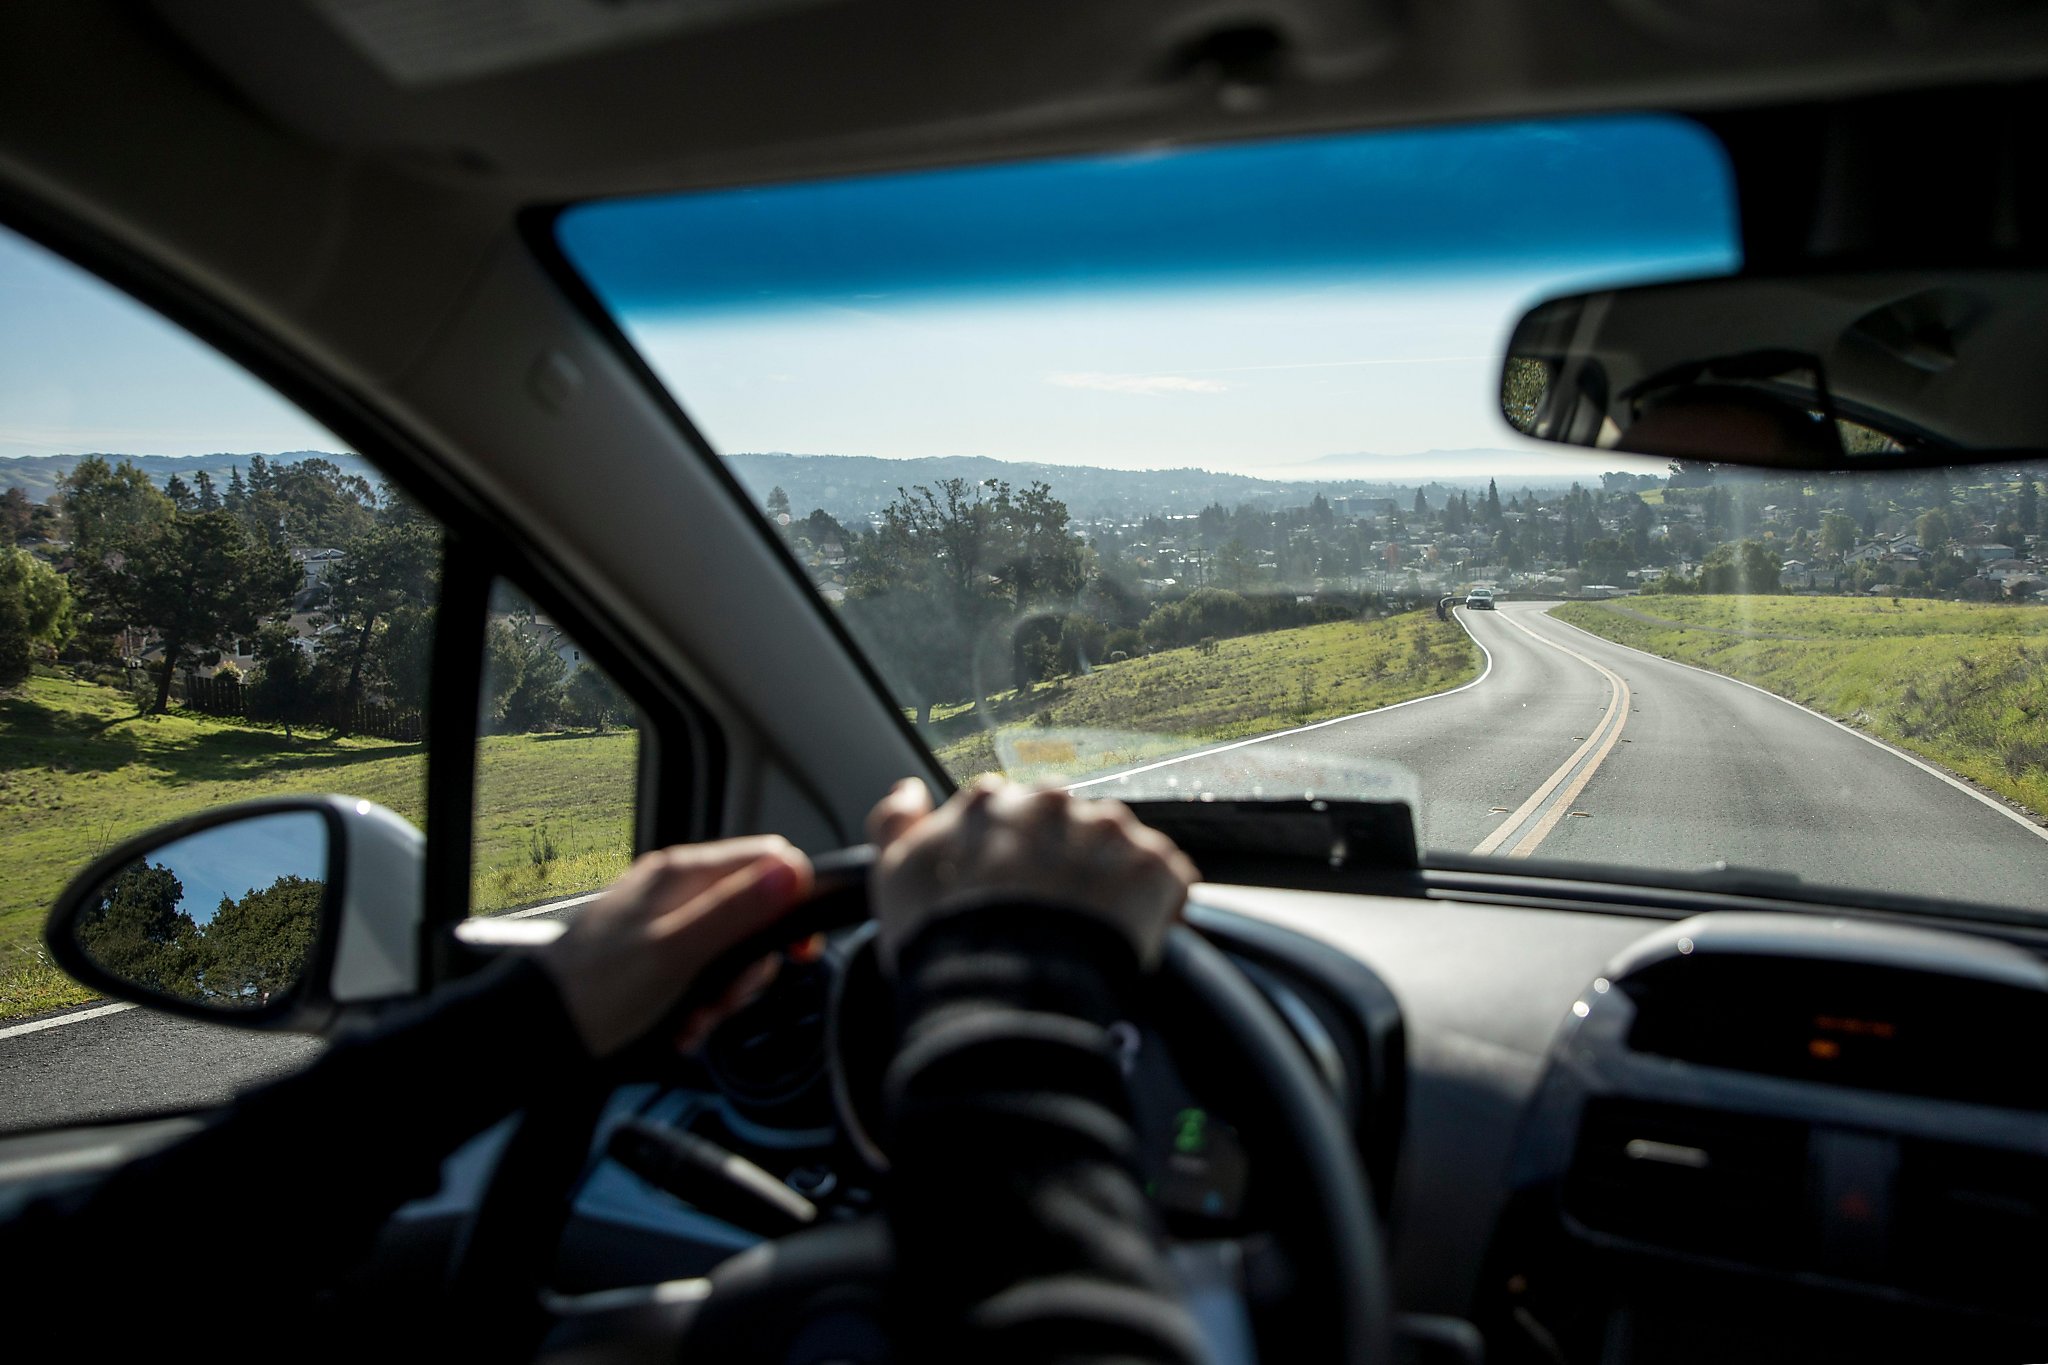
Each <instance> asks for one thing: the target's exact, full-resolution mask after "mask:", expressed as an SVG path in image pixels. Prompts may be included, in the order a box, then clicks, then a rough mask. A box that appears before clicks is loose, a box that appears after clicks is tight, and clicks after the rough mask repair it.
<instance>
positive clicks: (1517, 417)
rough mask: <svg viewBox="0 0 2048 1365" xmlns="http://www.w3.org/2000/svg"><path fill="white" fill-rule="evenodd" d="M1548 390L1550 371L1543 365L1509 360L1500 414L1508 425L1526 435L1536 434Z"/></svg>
mask: <svg viewBox="0 0 2048 1365" xmlns="http://www.w3.org/2000/svg"><path fill="white" fill-rule="evenodd" d="M1549 389H1550V369H1549V367H1548V366H1546V365H1544V363H1543V362H1542V361H1540V360H1530V359H1527V358H1525V357H1520V356H1511V357H1509V359H1508V363H1507V365H1506V366H1504V367H1503V368H1502V371H1501V380H1500V410H1501V413H1502V415H1503V416H1505V417H1506V418H1507V419H1508V424H1509V425H1510V426H1512V427H1514V429H1515V430H1516V431H1519V432H1522V433H1523V434H1525V435H1527V434H1530V433H1533V432H1534V431H1535V430H1536V415H1537V413H1539V412H1541V411H1542V409H1543V399H1544V396H1545V395H1546V394H1547V393H1548V392H1549Z"/></svg>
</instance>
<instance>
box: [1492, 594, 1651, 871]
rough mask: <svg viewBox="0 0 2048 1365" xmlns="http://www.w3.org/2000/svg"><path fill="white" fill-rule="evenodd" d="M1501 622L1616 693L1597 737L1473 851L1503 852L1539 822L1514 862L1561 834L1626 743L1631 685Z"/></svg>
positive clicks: (1518, 845) (1509, 619)
mask: <svg viewBox="0 0 2048 1365" xmlns="http://www.w3.org/2000/svg"><path fill="white" fill-rule="evenodd" d="M1500 619H1501V621H1502V622H1504V623H1505V624H1507V625H1510V626H1513V627H1514V628H1515V629H1516V630H1519V631H1521V632H1522V634H1524V635H1526V636H1528V637H1529V638H1530V639H1532V640H1534V641H1535V642H1536V643H1537V644H1539V645H1542V646H1543V647H1544V648H1546V649H1554V650H1556V651H1558V653H1560V654H1569V655H1570V656H1571V657H1572V658H1574V659H1577V660H1578V661H1579V662H1580V663H1582V664H1584V665H1585V666H1586V667H1588V668H1590V669H1592V670H1593V671H1594V672H1596V673H1598V674H1599V675H1600V676H1601V677H1603V678H1605V679H1607V683H1608V686H1609V687H1610V688H1611V689H1612V694H1611V696H1610V698H1609V700H1608V703H1607V713H1606V714H1605V715H1603V716H1602V717H1601V718H1600V723H1599V724H1598V725H1596V726H1594V727H1593V732H1592V733H1591V734H1589V735H1587V736H1586V742H1585V743H1583V744H1581V745H1580V746H1579V747H1578V748H1577V749H1575V750H1573V751H1572V756H1571V757H1570V758H1568V759H1566V760H1565V761H1564V763H1563V764H1562V765H1561V766H1560V767H1559V768H1558V770H1557V771H1556V772H1554V773H1552V774H1551V775H1550V776H1549V777H1547V778H1545V779H1544V781H1543V785H1542V786H1540V787H1538V788H1537V789H1536V790H1535V792H1534V793H1533V794H1532V795H1531V796H1530V797H1529V799H1528V800H1527V801H1524V802H1523V803H1522V804H1521V805H1520V806H1519V807H1517V808H1516V810H1515V813H1514V814H1512V815H1510V816H1509V817H1508V818H1507V819H1505V820H1503V821H1502V822H1501V823H1500V826H1499V827H1498V828H1497V829H1495V830H1494V831H1493V833H1491V834H1489V835H1487V836H1486V838H1485V840H1484V841H1482V842H1481V843H1480V845H1479V847H1477V848H1475V849H1473V850H1472V851H1473V852H1474V853H1481V854H1484V853H1493V852H1496V851H1498V850H1499V849H1500V847H1501V846H1502V845H1503V844H1505V843H1507V841H1508V840H1509V839H1511V838H1513V837H1514V836H1515V835H1516V834H1517V833H1518V832H1521V831H1522V826H1523V825H1524V824H1527V823H1528V822H1529V820H1530V818H1531V817H1532V816H1534V817H1536V818H1535V823H1534V824H1531V825H1529V828H1528V830H1527V832H1526V833H1522V837H1521V838H1520V839H1517V840H1516V841H1515V844H1514V847H1512V848H1510V849H1508V850H1507V853H1506V856H1507V857H1510V858H1526V857H1528V856H1529V855H1530V854H1531V853H1534V852H1535V851H1536V848H1537V846H1538V845H1540V844H1541V843H1542V842H1543V841H1544V840H1545V839H1547V838H1549V837H1550V832H1551V831H1552V830H1554V829H1556V828H1557V827H1558V824H1559V823H1560V822H1561V821H1563V819H1564V817H1565V815H1566V814H1567V813H1569V812H1570V810H1571V808H1572V802H1574V801H1576V800H1578V799H1579V793H1580V792H1582V791H1584V790H1585V789H1586V784H1587V783H1588V782H1590V781H1592V780H1593V774H1594V772H1595V771H1596V770H1598V768H1599V767H1600V765H1601V763H1602V762H1604V761H1605V760H1606V758H1607V755H1608V754H1610V753H1612V752H1613V751H1614V746H1615V745H1617V744H1619V743H1620V742H1621V729H1622V727H1623V726H1624V725H1627V724H1628V708H1629V690H1628V680H1627V679H1626V678H1623V677H1622V676H1621V675H1620V674H1619V673H1616V672H1615V671H1614V670H1613V669H1611V668H1608V667H1607V666H1606V665H1604V664H1601V663H1599V662H1597V661H1596V660H1593V659H1590V658H1588V657H1586V656H1585V655H1584V654H1581V653H1579V652H1578V651H1577V650H1576V649H1571V648H1569V647H1567V646H1565V645H1561V644H1559V643H1558V642H1557V641H1555V640H1550V639H1545V638H1544V637H1543V636H1541V635H1538V634H1537V633H1536V632H1535V631H1533V630H1531V629H1529V628H1528V627H1527V626H1525V625H1523V624H1522V623H1521V622H1520V621H1517V620H1516V619H1515V618H1514V617H1513V616H1512V615H1509V614H1508V613H1505V612H1503V613H1501V616H1500ZM1539 812H1540V813H1539Z"/></svg>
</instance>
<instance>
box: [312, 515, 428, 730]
mask: <svg viewBox="0 0 2048 1365" xmlns="http://www.w3.org/2000/svg"><path fill="white" fill-rule="evenodd" d="M440 566H441V533H440V530H439V528H438V527H436V526H435V525H434V524H433V523H432V522H431V521H428V520H427V519H425V518H424V517H417V516H410V515H408V516H401V517H398V518H396V519H390V520H386V521H384V522H383V523H382V524H379V525H375V526H372V527H371V528H370V529H369V530H367V531H365V532H364V533H363V534H361V535H359V536H357V537H356V538H355V539H353V540H351V541H350V542H349V543H348V545H347V546H346V548H345V550H344V554H343V558H342V561H341V565H340V568H339V569H338V570H336V571H335V572H334V573H333V574H332V575H331V576H330V578H329V587H330V588H331V590H332V596H331V597H330V598H329V600H328V608H327V612H326V617H327V619H328V620H330V621H332V622H334V623H335V624H336V625H338V626H340V627H341V631H340V634H339V636H338V637H337V639H336V640H335V642H334V643H333V644H332V646H330V652H334V653H337V654H338V655H340V656H341V657H343V658H346V660H347V669H348V673H347V678H346V680H345V681H344V682H343V683H342V685H341V696H340V698H339V703H340V706H339V711H338V715H337V723H338V726H339V728H340V730H341V733H343V734H346V733H348V731H349V729H350V725H351V722H352V720H353V718H354V716H355V711H356V707H357V705H358V704H359V703H360V702H361V701H362V698H363V689H364V685H365V683H366V682H367V681H369V680H370V675H371V672H372V670H371V668H370V664H371V662H372V647H373V646H374V644H375V643H376V639H377V629H378V627H379V626H381V625H386V624H388V623H389V622H390V621H391V619H392V618H393V617H394V616H396V615H398V614H399V613H401V612H402V611H404V610H405V609H406V608H408V607H410V608H413V609H414V610H415V612H424V611H427V610H428V609H429V608H430V607H431V606H432V603H433V600H434V596H433V595H434V589H435V585H436V582H437V580H438V578H439V574H440ZM384 671H385V672H386V674H387V675H388V671H389V670H384ZM383 680H388V677H387V678H386V679H380V681H383Z"/></svg>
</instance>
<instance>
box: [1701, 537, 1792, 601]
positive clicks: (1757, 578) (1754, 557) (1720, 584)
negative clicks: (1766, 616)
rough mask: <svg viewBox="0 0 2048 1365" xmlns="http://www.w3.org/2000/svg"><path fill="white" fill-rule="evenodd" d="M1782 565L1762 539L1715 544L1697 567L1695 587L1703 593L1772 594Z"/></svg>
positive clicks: (1775, 589) (1775, 590) (1776, 588)
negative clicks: (1697, 575) (1697, 579)
mask: <svg viewBox="0 0 2048 1365" xmlns="http://www.w3.org/2000/svg"><path fill="white" fill-rule="evenodd" d="M1782 568H1783V564H1782V562H1781V561H1780V560H1779V558H1778V556H1777V555H1776V554H1775V553H1773V552H1772V551H1771V549H1770V548H1769V547H1768V546H1766V545H1765V544H1764V543H1763V542H1762V541H1758V540H1743V541H1734V542H1730V543H1728V544H1724V545H1716V546H1715V547H1714V550H1713V553H1711V554H1709V555H1708V556H1707V560H1706V563H1704V564H1702V565H1701V566H1700V577H1699V590H1700V591H1701V592H1705V593H1774V592H1777V591H1778V586H1779V585H1778V575H1779V572H1780V570H1781V569H1782Z"/></svg>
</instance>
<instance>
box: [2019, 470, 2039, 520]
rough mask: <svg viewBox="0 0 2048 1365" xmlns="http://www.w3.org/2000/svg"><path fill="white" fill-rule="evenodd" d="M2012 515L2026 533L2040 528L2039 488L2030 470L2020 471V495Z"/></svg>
mask: <svg viewBox="0 0 2048 1365" xmlns="http://www.w3.org/2000/svg"><path fill="white" fill-rule="evenodd" d="M2012 515H2013V520H2014V521H2016V522H2018V523H2019V527H2020V529H2021V530H2022V531H2025V532H2026V533H2027V534H2028V535H2032V534H2034V533H2035V532H2036V531H2038V530H2040V529H2041V490H2040V489H2039V488H2037V487H2036V486H2035V484H2034V475H2033V472H2032V471H2031V470H2022V471H2020V495H2019V499H2018V501H2017V502H2016V503H2015V504H2014V506H2013V514H2012Z"/></svg>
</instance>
